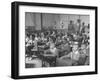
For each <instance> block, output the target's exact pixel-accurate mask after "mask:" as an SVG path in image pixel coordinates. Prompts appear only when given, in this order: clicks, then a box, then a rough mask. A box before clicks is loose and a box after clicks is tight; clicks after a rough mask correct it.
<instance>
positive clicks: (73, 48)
mask: <svg viewBox="0 0 100 81" xmlns="http://www.w3.org/2000/svg"><path fill="white" fill-rule="evenodd" d="M77 49H78V42H74V44H73V47H72V51H76V50H77Z"/></svg>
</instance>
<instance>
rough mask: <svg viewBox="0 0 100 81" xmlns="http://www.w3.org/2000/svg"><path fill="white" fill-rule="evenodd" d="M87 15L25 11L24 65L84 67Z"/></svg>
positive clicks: (87, 45)
mask: <svg viewBox="0 0 100 81" xmlns="http://www.w3.org/2000/svg"><path fill="white" fill-rule="evenodd" d="M89 31H90V16H89V15H80V14H77V15H76V14H53V13H32V12H25V68H40V67H64V66H66V67H67V66H88V65H89V58H90V52H89V51H90V50H89V49H90V35H89V34H90V33H89Z"/></svg>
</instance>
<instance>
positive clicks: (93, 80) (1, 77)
mask: <svg viewBox="0 0 100 81" xmlns="http://www.w3.org/2000/svg"><path fill="white" fill-rule="evenodd" d="M12 1H14V0H1V2H0V81H14V80H13V79H11V78H10V71H11V70H10V69H11V66H10V65H11V6H10V4H11V2H12ZM17 1H18V0H17ZM19 1H20V0H19ZM21 1H27V2H28V1H30V2H42V3H57V4H72V5H87V6H98V10H99V11H98V14H100V0H21ZM99 22H100V15H99V16H98V34H99V35H100V32H99V30H100V23H99ZM98 37H99V38H98V41H100V36H98ZM98 48H100V42H99V43H98ZM98 58H99V59H98V62H99V63H98V68H100V50H98ZM99 72H100V69H99ZM20 81H100V73H99V74H98V75H82V76H67V77H55V78H39V79H26V80H20Z"/></svg>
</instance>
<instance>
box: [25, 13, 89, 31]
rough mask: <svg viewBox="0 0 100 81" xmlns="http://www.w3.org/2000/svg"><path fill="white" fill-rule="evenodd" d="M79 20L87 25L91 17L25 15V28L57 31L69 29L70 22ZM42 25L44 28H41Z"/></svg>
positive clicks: (46, 14) (44, 14)
mask: <svg viewBox="0 0 100 81" xmlns="http://www.w3.org/2000/svg"><path fill="white" fill-rule="evenodd" d="M41 16H42V17H41ZM77 19H81V22H84V23H85V25H88V24H89V23H90V22H89V21H90V20H89V16H86V15H72V14H52V13H42V14H41V13H30V12H28V13H26V15H25V22H26V23H25V26H26V28H30V27H33V29H37V30H41V27H42V26H43V28H51V27H56V28H57V29H62V25H63V29H68V24H69V22H70V20H72V21H73V22H74V24H75V23H76V22H77ZM41 25H42V26H41Z"/></svg>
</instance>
